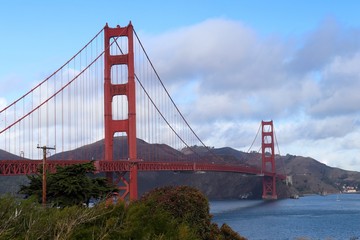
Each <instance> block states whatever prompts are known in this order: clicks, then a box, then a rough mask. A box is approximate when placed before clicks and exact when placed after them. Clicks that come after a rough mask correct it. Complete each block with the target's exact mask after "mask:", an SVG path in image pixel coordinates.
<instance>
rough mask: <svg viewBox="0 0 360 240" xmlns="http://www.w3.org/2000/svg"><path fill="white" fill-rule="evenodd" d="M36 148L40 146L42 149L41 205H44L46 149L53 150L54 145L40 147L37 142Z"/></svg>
mask: <svg viewBox="0 0 360 240" xmlns="http://www.w3.org/2000/svg"><path fill="white" fill-rule="evenodd" d="M37 148H41V149H42V150H43V173H42V205H43V207H45V206H46V150H48V149H49V150H55V147H47V146H42V147H40V146H39V144H38V145H37Z"/></svg>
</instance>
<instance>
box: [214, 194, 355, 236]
mask: <svg viewBox="0 0 360 240" xmlns="http://www.w3.org/2000/svg"><path fill="white" fill-rule="evenodd" d="M210 212H211V214H212V215H213V221H214V222H216V223H218V225H219V226H221V225H222V224H223V223H227V224H228V225H229V226H230V227H231V228H232V229H233V230H235V231H236V232H238V233H239V234H240V235H241V236H244V237H246V238H247V239H249V240H272V239H274V240H308V239H309V240H310V239H311V240H312V239H326V240H330V239H334V240H335V239H336V240H337V239H339V240H344V239H349V240H356V239H358V240H360V194H334V195H327V196H318V195H313V196H306V197H301V198H299V199H284V200H276V201H263V200H221V201H210Z"/></svg>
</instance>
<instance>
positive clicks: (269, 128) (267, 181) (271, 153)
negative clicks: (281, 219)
mask: <svg viewBox="0 0 360 240" xmlns="http://www.w3.org/2000/svg"><path fill="white" fill-rule="evenodd" d="M261 129H262V131H261V132H262V134H261V149H262V155H261V159H262V168H261V169H262V172H271V173H272V175H271V176H264V177H263V194H262V198H263V199H270V200H272V199H277V194H276V167H275V150H274V126H273V121H262V122H261Z"/></svg>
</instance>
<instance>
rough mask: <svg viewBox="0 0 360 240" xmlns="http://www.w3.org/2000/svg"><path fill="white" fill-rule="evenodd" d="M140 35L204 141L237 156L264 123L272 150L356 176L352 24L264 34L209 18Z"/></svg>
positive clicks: (359, 166)
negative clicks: (271, 131) (269, 123)
mask: <svg viewBox="0 0 360 240" xmlns="http://www.w3.org/2000/svg"><path fill="white" fill-rule="evenodd" d="M142 35H143V36H142V37H141V39H142V41H143V42H144V43H145V48H146V49H147V51H148V53H149V55H150V58H151V59H152V61H153V63H154V65H155V68H156V69H157V71H158V73H159V75H160V76H161V79H162V80H163V81H164V83H165V85H166V86H167V88H168V89H169V91H170V94H171V96H173V97H174V99H175V102H177V103H178V105H179V108H180V110H181V111H182V112H183V113H184V115H185V117H186V118H187V119H188V120H189V122H190V124H191V125H192V126H193V128H194V129H195V131H196V132H197V133H199V135H200V137H201V138H202V139H203V140H204V141H205V143H206V144H207V145H210V146H216V147H222V146H230V147H234V148H237V149H240V150H245V151H246V150H247V149H248V147H249V146H250V144H251V142H252V140H253V139H254V137H255V135H256V132H257V130H258V126H259V124H260V122H261V120H270V119H272V120H274V123H275V131H276V136H277V140H278V143H279V147H280V151H281V154H286V153H290V154H295V155H303V156H311V157H314V158H316V159H318V160H320V161H322V162H324V163H326V164H329V165H330V166H335V167H342V168H345V169H349V170H358V171H360V157H359V156H360V141H358V139H359V137H360V127H359V123H360V118H359V110H360V105H359V102H360V94H359V93H358V91H359V88H360V68H359V66H360V41H359V40H360V28H349V27H347V26H345V25H343V24H341V23H340V22H338V21H337V20H336V19H334V18H328V19H324V20H323V21H322V22H321V23H320V24H319V25H318V27H317V28H316V29H313V30H312V31H311V32H307V33H306V34H303V35H301V36H277V35H266V36H264V35H261V34H259V33H258V32H256V31H255V30H254V29H251V28H250V27H249V26H247V25H245V24H243V23H242V22H239V21H233V20H228V19H224V18H216V19H208V20H206V21H203V22H200V23H198V24H196V25H191V26H187V27H183V28H179V29H176V30H173V31H171V32H166V33H163V34H161V35H151V36H150V35H147V36H146V35H145V34H142ZM259 141H260V140H259ZM253 150H258V149H253Z"/></svg>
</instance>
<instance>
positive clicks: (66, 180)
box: [19, 162, 116, 207]
mask: <svg viewBox="0 0 360 240" xmlns="http://www.w3.org/2000/svg"><path fill="white" fill-rule="evenodd" d="M94 171H95V167H94V165H93V163H92V162H89V163H84V164H74V165H69V166H65V167H60V166H59V167H57V170H56V173H48V174H47V177H46V178H47V179H46V181H47V190H46V199H47V202H48V203H51V204H53V205H56V206H60V207H65V206H73V205H81V204H84V203H85V204H89V201H90V199H91V198H95V199H99V198H103V197H105V196H106V195H107V194H108V193H110V192H113V191H116V188H115V187H114V186H110V185H109V184H108V182H107V179H106V178H91V177H90V174H91V173H93V172H94ZM28 178H29V180H30V184H29V185H28V186H26V185H22V186H21V187H20V191H19V193H21V194H26V195H27V196H32V195H35V196H37V198H38V201H39V202H40V201H41V196H42V173H39V174H36V175H30V176H28Z"/></svg>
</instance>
